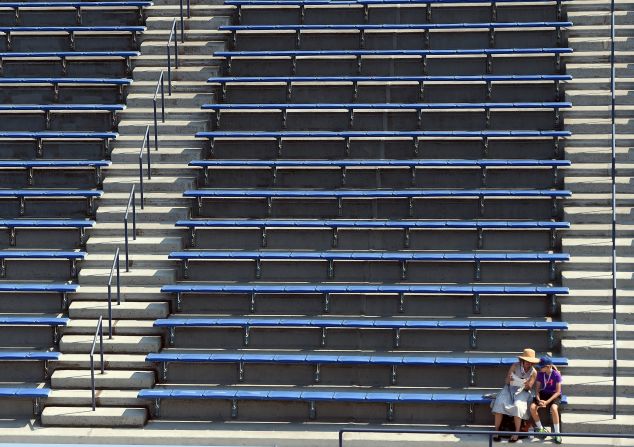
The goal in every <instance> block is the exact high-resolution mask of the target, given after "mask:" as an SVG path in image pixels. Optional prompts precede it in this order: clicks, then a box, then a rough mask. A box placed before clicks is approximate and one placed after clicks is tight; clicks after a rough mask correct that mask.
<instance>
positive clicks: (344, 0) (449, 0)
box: [225, 0, 568, 6]
mask: <svg viewBox="0 0 634 447" xmlns="http://www.w3.org/2000/svg"><path fill="white" fill-rule="evenodd" d="M552 1H553V0H536V1H531V3H542V2H544V3H551V2H552ZM563 1H568V0H563ZM523 2H525V0H499V1H498V0H473V1H469V0H225V5H234V6H302V5H305V6H313V5H314V6H321V5H329V6H336V5H355V4H357V5H365V4H369V5H383V4H385V5H397V4H405V5H408V4H420V5H428V4H454V3H486V4H492V3H523Z"/></svg>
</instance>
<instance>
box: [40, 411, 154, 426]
mask: <svg viewBox="0 0 634 447" xmlns="http://www.w3.org/2000/svg"><path fill="white" fill-rule="evenodd" d="M147 418H148V413H147V410H146V409H145V408H98V409H97V411H92V408H90V407H53V406H50V407H47V408H45V409H44V411H43V413H42V424H43V425H45V426H62V427H64V426H67V427H113V426H116V427H142V426H143V425H145V422H146V421H147Z"/></svg>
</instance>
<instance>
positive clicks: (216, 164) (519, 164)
mask: <svg viewBox="0 0 634 447" xmlns="http://www.w3.org/2000/svg"><path fill="white" fill-rule="evenodd" d="M189 166H194V167H197V168H202V171H203V172H202V173H203V183H204V185H207V184H208V183H209V169H235V168H266V169H270V170H271V172H272V183H273V186H275V184H276V179H277V170H278V169H295V168H308V169H323V168H331V169H333V168H334V169H339V170H340V171H341V185H342V186H345V184H346V177H347V169H349V168H353V169H377V170H380V169H389V168H408V169H409V170H410V184H411V185H412V186H414V185H415V184H416V172H417V170H418V169H423V168H429V169H434V168H474V169H479V170H480V187H485V186H486V184H487V171H488V169H491V168H493V169H496V168H500V169H503V168H536V169H540V168H548V169H550V170H551V171H552V177H553V186H555V187H556V186H557V183H558V177H559V175H558V168H561V167H567V166H570V161H569V160H519V159H515V160H494V159H487V160H460V159H452V160H450V159H444V160H443V159H437V160H436V159H431V160H424V159H409V160H395V159H357V160H351V159H346V160H341V159H339V160H235V159H232V160H193V161H190V162H189Z"/></svg>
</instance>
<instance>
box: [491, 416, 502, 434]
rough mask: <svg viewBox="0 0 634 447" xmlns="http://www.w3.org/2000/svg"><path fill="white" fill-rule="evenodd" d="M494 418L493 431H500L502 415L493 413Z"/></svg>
mask: <svg viewBox="0 0 634 447" xmlns="http://www.w3.org/2000/svg"><path fill="white" fill-rule="evenodd" d="M493 416H495V430H496V431H500V425H502V413H493Z"/></svg>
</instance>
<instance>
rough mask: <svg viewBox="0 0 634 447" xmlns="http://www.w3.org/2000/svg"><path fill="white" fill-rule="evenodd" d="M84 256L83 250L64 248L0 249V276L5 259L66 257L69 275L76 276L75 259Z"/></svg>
mask: <svg viewBox="0 0 634 447" xmlns="http://www.w3.org/2000/svg"><path fill="white" fill-rule="evenodd" d="M85 257H86V252H84V251H65V250H0V277H5V276H6V272H7V267H6V260H7V259H13V260H15V259H19V260H25V259H49V260H50V259H66V260H68V261H69V262H70V276H71V277H73V278H75V277H77V261H78V260H83V259H84V258H85Z"/></svg>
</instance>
